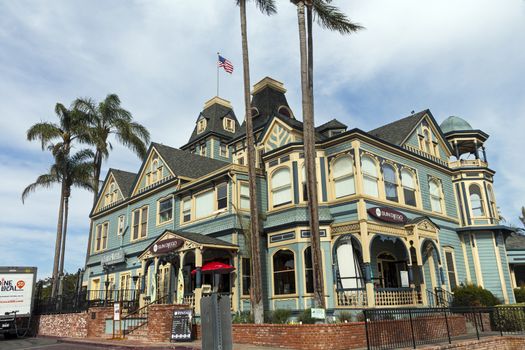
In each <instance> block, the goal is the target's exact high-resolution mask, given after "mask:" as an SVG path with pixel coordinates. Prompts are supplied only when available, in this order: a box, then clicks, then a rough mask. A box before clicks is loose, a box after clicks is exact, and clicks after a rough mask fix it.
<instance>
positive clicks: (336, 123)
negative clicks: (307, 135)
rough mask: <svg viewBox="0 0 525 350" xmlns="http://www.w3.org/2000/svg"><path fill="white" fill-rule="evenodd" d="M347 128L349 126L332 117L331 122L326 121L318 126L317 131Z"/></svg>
mask: <svg viewBox="0 0 525 350" xmlns="http://www.w3.org/2000/svg"><path fill="white" fill-rule="evenodd" d="M346 128H347V126H346V125H345V124H343V123H341V122H340V121H339V120H337V119H332V120H330V121H329V122H326V123H324V124H322V125H319V126H318V127H316V128H315V131H317V132H323V131H326V130H331V129H346Z"/></svg>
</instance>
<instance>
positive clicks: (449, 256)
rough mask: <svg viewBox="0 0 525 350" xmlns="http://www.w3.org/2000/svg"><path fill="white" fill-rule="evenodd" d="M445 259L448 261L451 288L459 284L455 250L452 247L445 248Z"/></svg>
mask: <svg viewBox="0 0 525 350" xmlns="http://www.w3.org/2000/svg"><path fill="white" fill-rule="evenodd" d="M444 251H445V261H446V262H447V277H448V282H449V284H450V290H453V289H454V288H456V287H457V286H458V279H457V274H456V263H455V258H454V250H453V249H452V248H445V250H444Z"/></svg>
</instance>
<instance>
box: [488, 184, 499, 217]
mask: <svg viewBox="0 0 525 350" xmlns="http://www.w3.org/2000/svg"><path fill="white" fill-rule="evenodd" d="M487 191H488V197H489V201H490V207H491V208H492V212H493V215H494V217H495V218H496V219H499V211H498V207H497V206H496V197H495V196H494V189H493V188H492V185H491V184H488V185H487Z"/></svg>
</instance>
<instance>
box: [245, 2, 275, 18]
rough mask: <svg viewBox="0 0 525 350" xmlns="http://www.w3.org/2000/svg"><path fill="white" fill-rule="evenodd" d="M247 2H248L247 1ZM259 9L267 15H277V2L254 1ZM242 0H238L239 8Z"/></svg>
mask: <svg viewBox="0 0 525 350" xmlns="http://www.w3.org/2000/svg"><path fill="white" fill-rule="evenodd" d="M245 1H246V0H245ZM254 1H255V5H256V6H257V8H258V9H259V10H260V11H261V12H262V13H264V14H265V15H268V16H271V15H274V14H276V13H277V7H276V6H275V0H254ZM240 2H241V0H237V6H239V5H240Z"/></svg>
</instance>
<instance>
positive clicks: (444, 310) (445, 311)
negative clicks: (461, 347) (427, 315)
mask: <svg viewBox="0 0 525 350" xmlns="http://www.w3.org/2000/svg"><path fill="white" fill-rule="evenodd" d="M443 313H444V314H445V324H446V326H447V337H448V343H449V344H452V341H451V340H450V329H449V327H448V318H447V309H443Z"/></svg>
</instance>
